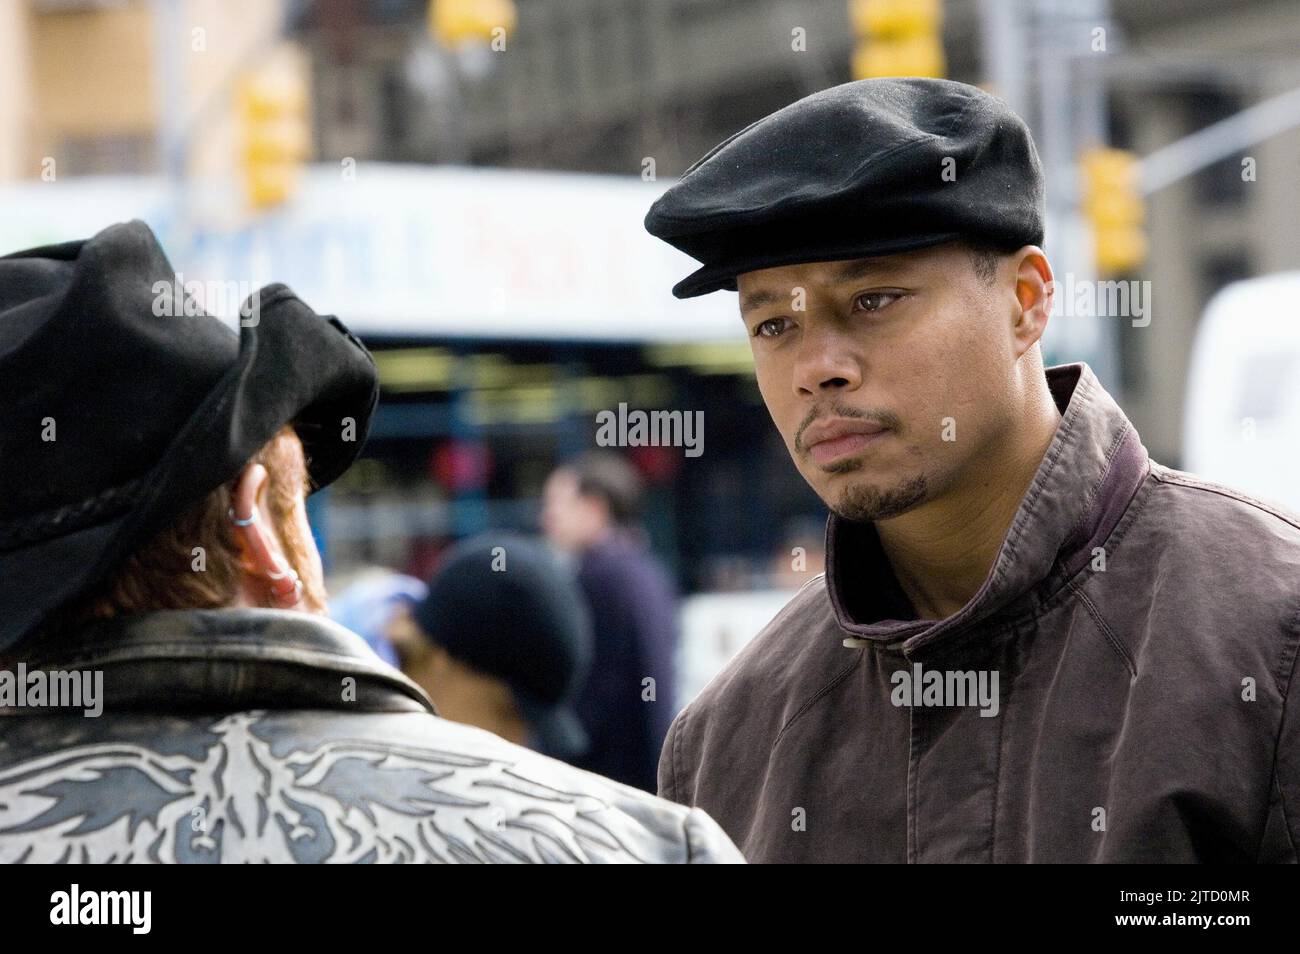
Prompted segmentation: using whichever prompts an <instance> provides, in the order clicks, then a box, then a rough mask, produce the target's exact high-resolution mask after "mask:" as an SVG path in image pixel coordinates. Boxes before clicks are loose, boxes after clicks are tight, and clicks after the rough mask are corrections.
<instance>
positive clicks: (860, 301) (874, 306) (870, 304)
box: [853, 292, 903, 311]
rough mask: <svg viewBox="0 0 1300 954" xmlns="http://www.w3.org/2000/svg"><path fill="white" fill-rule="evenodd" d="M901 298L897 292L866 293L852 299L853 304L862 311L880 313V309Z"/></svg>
mask: <svg viewBox="0 0 1300 954" xmlns="http://www.w3.org/2000/svg"><path fill="white" fill-rule="evenodd" d="M902 297H903V296H902V295H900V294H898V293H897V292H867V293H866V294H864V295H859V296H858V297H857V298H855V299H853V304H855V305H856V306H857V307H859V308H861V309H862V310H863V311H880V309H882V308H884V307H886V306H887V305H891V304H893V303H894V301H895V300H897V299H899V298H902Z"/></svg>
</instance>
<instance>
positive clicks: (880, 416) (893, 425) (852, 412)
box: [794, 404, 903, 454]
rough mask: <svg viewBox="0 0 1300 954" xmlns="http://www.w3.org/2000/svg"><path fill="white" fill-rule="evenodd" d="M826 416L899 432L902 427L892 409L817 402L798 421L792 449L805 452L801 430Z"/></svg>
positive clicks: (900, 421)
mask: <svg viewBox="0 0 1300 954" xmlns="http://www.w3.org/2000/svg"><path fill="white" fill-rule="evenodd" d="M826 417H845V418H853V419H854V420H859V421H869V422H870V423H872V424H875V425H877V426H878V427H883V428H885V429H886V430H891V431H894V432H895V433H899V432H901V431H902V429H903V422H902V420H900V419H899V417H898V415H897V414H894V413H893V412H892V411H883V410H880V411H877V410H872V411H864V410H862V409H860V408H856V407H850V406H848V405H847V404H831V405H823V404H819V405H817V406H815V407H813V408H812V409H811V410H809V411H808V416H807V417H805V418H804V419H803V420H802V421H800V422H799V427H798V428H797V429H796V430H795V432H794V449H795V450H796V451H798V452H799V453H800V454H804V453H807V450H808V449H807V448H806V447H804V444H803V432H804V431H806V430H807V429H808V428H809V427H810V426H811V425H812V423H813V421H819V420H821V419H822V418H826Z"/></svg>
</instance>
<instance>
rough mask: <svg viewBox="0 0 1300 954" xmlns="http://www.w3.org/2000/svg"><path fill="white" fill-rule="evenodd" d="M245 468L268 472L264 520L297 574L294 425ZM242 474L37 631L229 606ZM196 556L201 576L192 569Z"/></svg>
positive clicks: (298, 479) (299, 461)
mask: <svg viewBox="0 0 1300 954" xmlns="http://www.w3.org/2000/svg"><path fill="white" fill-rule="evenodd" d="M248 464H261V465H262V466H264V467H265V468H266V471H267V475H268V485H267V508H268V509H269V510H270V513H269V514H268V515H267V516H268V517H269V518H270V519H269V522H270V523H271V525H272V526H273V527H274V528H275V529H276V530H277V531H278V533H279V536H280V539H281V540H282V541H283V543H284V548H285V556H286V557H287V558H288V560H289V563H290V565H291V566H293V567H295V568H296V569H298V570H299V571H300V572H301V570H302V568H303V567H304V566H306V562H305V561H306V560H308V559H310V555H309V552H308V550H307V547H306V541H303V540H299V539H298V538H299V534H298V533H297V532H296V527H294V521H293V513H294V509H295V507H296V506H297V503H298V500H299V499H300V498H301V496H302V495H303V494H304V493H309V492H310V491H311V489H312V488H311V478H310V476H309V474H308V471H307V463H306V460H305V458H304V455H303V448H302V442H301V441H300V440H299V439H298V435H297V433H296V432H295V431H294V429H293V427H292V426H285V427H284V428H282V429H281V430H280V431H279V432H278V433H277V434H276V435H275V436H274V437H273V438H271V440H270V441H268V442H267V443H266V444H265V445H264V446H263V447H262V449H261V450H259V451H258V452H257V453H256V454H254V455H253V457H252V458H251V459H250V460H249V461H248ZM241 476H242V469H241V473H240V474H237V475H236V476H234V477H232V478H231V479H230V480H228V481H227V482H226V483H225V484H223V485H222V486H220V487H218V488H217V489H216V490H214V491H212V493H210V494H208V496H207V497H206V498H204V499H203V500H202V501H201V502H200V503H199V504H197V505H196V506H194V507H192V508H191V509H190V510H188V511H187V512H186V513H184V514H182V515H181V516H180V517H179V518H177V519H176V520H175V521H174V522H173V523H172V524H171V526H169V527H167V528H166V529H165V530H163V531H162V532H161V533H159V534H157V535H156V536H155V537H154V538H153V539H152V540H150V541H149V542H148V543H146V544H145V545H144V546H142V547H140V549H138V550H137V551H136V552H135V553H133V554H131V556H129V557H128V558H127V559H126V560H125V561H123V563H122V564H121V565H120V566H119V567H118V569H117V570H116V571H114V573H113V574H112V575H111V576H109V577H108V579H106V580H105V581H104V582H102V583H100V584H99V585H98V586H96V587H95V588H94V589H93V590H92V591H91V592H90V593H89V594H87V595H85V596H83V597H82V598H80V599H78V600H76V601H75V602H73V603H71V604H69V605H68V606H66V607H64V608H63V609H61V610H59V611H58V612H56V613H54V614H53V615H52V616H50V617H49V618H48V619H47V620H46V623H45V625H44V626H43V627H42V629H43V630H46V631H50V632H57V631H58V630H60V629H64V628H66V627H69V626H76V625H77V624H78V623H82V622H85V621H87V620H91V619H104V618H107V617H111V616H128V615H134V614H136V613H146V612H149V611H151V610H168V609H216V608H219V607H223V606H230V605H232V604H233V603H234V602H235V601H236V599H237V598H238V596H239V590H240V581H241V578H242V573H243V571H242V566H241V561H240V548H239V542H238V541H237V539H236V537H235V528H234V526H233V525H232V524H231V522H230V517H229V513H230V507H231V501H232V500H233V499H234V493H235V489H236V487H237V486H238V484H239V480H240V477H241ZM200 547H201V548H202V550H201V551H197V550H196V548H200ZM200 553H201V554H202V556H203V561H204V563H203V569H202V571H199V570H198V569H197V568H196V567H195V565H194V564H195V561H196V560H197V559H198V558H199V555H200ZM306 582H307V581H306V580H304V583H306ZM305 595H306V594H305ZM313 608H321V609H323V607H313Z"/></svg>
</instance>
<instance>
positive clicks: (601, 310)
mask: <svg viewBox="0 0 1300 954" xmlns="http://www.w3.org/2000/svg"><path fill="white" fill-rule="evenodd" d="M664 187H665V184H660V183H654V182H643V181H641V180H640V179H635V178H620V177H612V176H593V175H578V174H563V173H542V172H537V173H533V172H516V171H496V170H471V169H459V168H445V167H437V168H425V167H418V166H395V165H383V164H367V163H361V164H353V165H351V166H348V165H347V164H345V165H344V166H343V167H342V168H340V167H338V166H324V165H318V166H314V167H312V168H311V169H310V170H308V172H307V174H306V175H305V176H304V179H303V183H302V188H301V190H300V192H299V193H298V194H297V195H296V196H295V198H294V199H293V200H292V201H291V202H289V203H288V204H286V205H285V206H283V207H282V208H281V209H279V210H277V211H275V212H272V213H268V214H265V215H262V216H259V217H256V218H252V219H249V218H245V217H242V216H235V215H232V213H231V212H230V211H229V210H230V209H234V208H239V202H238V201H237V197H236V195H235V194H234V192H233V189H232V190H231V191H230V194H229V195H224V197H223V195H222V194H220V190H217V189H215V188H213V187H211V186H209V185H206V184H205V186H204V188H203V189H193V188H192V189H191V190H190V191H191V193H193V194H194V195H195V196H198V195H200V194H201V195H202V196H203V203H202V205H201V206H200V205H197V204H195V203H193V202H191V203H189V204H187V203H185V202H178V200H177V196H176V194H175V193H174V192H173V191H171V190H170V188H169V186H168V185H167V184H166V183H165V182H164V181H163V180H161V179H153V178H148V177H86V178H79V179H67V180H61V181H58V182H56V183H46V182H22V183H16V184H12V185H6V186H3V187H0V207H2V208H3V209H4V210H5V213H6V214H5V215H4V217H3V220H2V221H0V253H4V252H9V251H14V250H16V249H20V248H25V247H29V246H32V245H37V244H41V243H45V242H54V241H64V240H68V239H75V238H82V237H85V236H88V235H90V234H92V233H94V232H95V231H97V230H98V229H100V228H103V227H104V226H106V225H108V224H110V223H112V222H117V221H122V220H125V219H131V218H142V219H144V220H145V221H147V222H148V223H149V224H150V225H151V226H153V228H154V230H155V231H156V232H157V233H158V234H159V236H160V237H161V238H162V241H163V244H164V245H165V247H166V248H167V250H168V253H169V255H170V256H171V259H172V263H173V264H174V265H175V266H176V268H177V270H178V271H181V272H183V273H184V274H185V277H186V280H187V281H198V282H206V283H210V284H212V285H219V284H220V283H227V282H240V283H249V284H251V285H253V286H257V285H261V284H266V283H269V282H273V281H282V282H285V283H287V284H289V285H291V286H292V287H293V288H294V290H295V291H296V292H298V294H299V295H301V296H302V297H303V298H304V299H305V300H306V301H308V302H310V303H311V304H312V305H313V307H315V308H317V309H318V310H320V311H323V312H329V313H334V314H337V315H339V316H340V317H341V318H342V319H343V320H344V321H345V322H346V323H347V324H348V325H349V326H350V327H351V328H353V329H354V330H355V331H358V332H359V333H361V334H363V335H365V334H369V335H402V336H461V335H463V336H467V337H475V338H491V337H510V338H537V339H547V340H556V339H574V340H593V341H664V342H673V341H710V340H726V339H733V340H741V341H743V340H744V338H743V335H744V329H743V326H742V325H741V323H740V321H739V319H738V318H737V310H736V305H735V300H734V298H733V297H732V293H727V292H722V293H719V294H716V295H711V296H706V297H705V298H701V299H692V300H688V301H677V300H676V299H674V298H673V297H672V295H671V293H670V291H669V289H670V288H671V287H672V285H673V283H674V282H675V281H677V280H678V279H680V278H682V277H683V276H684V275H686V274H687V273H688V272H689V271H690V270H691V269H692V268H693V267H694V265H693V263H692V260H691V259H690V258H688V257H687V256H685V255H682V254H681V253H679V252H677V251H676V250H674V249H672V248H669V247H667V246H665V245H664V243H662V242H658V241H656V240H654V239H652V238H651V237H650V236H649V235H647V234H646V233H645V231H644V229H643V228H642V226H641V220H642V218H643V217H644V215H645V212H646V210H647V209H648V208H649V206H650V203H651V202H653V201H654V199H655V197H656V196H657V195H658V194H659V193H660V192H661V191H662V190H663V188H664ZM226 199H229V201H228V202H227V201H225V200H226ZM182 208H183V209H185V215H184V216H183V217H182V216H181V215H180V213H179V211H178V210H179V209H182ZM223 317H231V315H228V314H227V315H223Z"/></svg>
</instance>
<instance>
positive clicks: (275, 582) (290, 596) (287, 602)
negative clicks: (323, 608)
mask: <svg viewBox="0 0 1300 954" xmlns="http://www.w3.org/2000/svg"><path fill="white" fill-rule="evenodd" d="M267 576H268V578H269V579H270V580H271V595H272V596H273V597H274V598H275V603H276V605H277V606H279V607H280V608H281V609H291V608H293V607H294V606H297V605H298V601H299V600H301V599H302V580H301V579H300V578H299V576H298V572H297V571H296V570H295V569H294V568H293V567H291V566H289V565H288V564H285V565H284V569H283V570H282V571H281V572H279V573H269V574H267Z"/></svg>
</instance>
